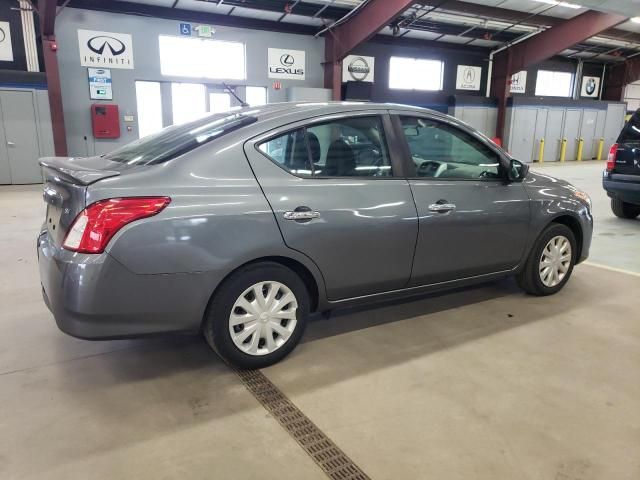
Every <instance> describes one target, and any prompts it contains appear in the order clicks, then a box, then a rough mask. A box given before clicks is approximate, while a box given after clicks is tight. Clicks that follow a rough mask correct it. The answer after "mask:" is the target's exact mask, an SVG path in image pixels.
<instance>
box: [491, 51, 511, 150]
mask: <svg viewBox="0 0 640 480" xmlns="http://www.w3.org/2000/svg"><path fill="white" fill-rule="evenodd" d="M511 59H512V55H511V52H510V51H509V50H507V51H506V54H505V55H503V56H501V57H499V58H494V59H493V72H492V77H491V96H492V97H494V98H496V99H497V100H498V115H497V119H496V137H498V138H500V140H501V141H502V144H503V145H504V124H505V119H506V115H507V97H508V96H509V90H510V89H511V73H509V72H510V71H511V63H512V60H511Z"/></svg>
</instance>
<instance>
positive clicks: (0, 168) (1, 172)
mask: <svg viewBox="0 0 640 480" xmlns="http://www.w3.org/2000/svg"><path fill="white" fill-rule="evenodd" d="M1 120H2V104H1V103H0V185H7V184H10V183H11V169H10V168H9V153H8V152H7V139H6V137H5V135H4V125H3V122H2V121H1Z"/></svg>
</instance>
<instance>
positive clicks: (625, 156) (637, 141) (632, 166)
mask: <svg viewBox="0 0 640 480" xmlns="http://www.w3.org/2000/svg"><path fill="white" fill-rule="evenodd" d="M617 143H618V152H617V155H616V163H615V167H614V169H613V172H615V173H622V174H626V175H640V110H638V111H636V113H634V114H633V115H632V116H631V118H630V119H629V121H628V122H627V123H626V125H625V126H624V128H623V129H622V131H621V132H620V136H619V137H618V142H617Z"/></svg>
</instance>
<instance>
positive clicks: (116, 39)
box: [78, 29, 134, 69]
mask: <svg viewBox="0 0 640 480" xmlns="http://www.w3.org/2000/svg"><path fill="white" fill-rule="evenodd" d="M78 46H79V48H80V64H81V65H82V66H83V67H97V68H129V69H131V68H134V67H133V41H132V37H131V35H129V34H128V33H115V32H97V31H94V30H80V29H79V30H78Z"/></svg>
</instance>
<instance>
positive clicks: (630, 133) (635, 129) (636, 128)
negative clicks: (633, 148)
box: [618, 110, 640, 143]
mask: <svg viewBox="0 0 640 480" xmlns="http://www.w3.org/2000/svg"><path fill="white" fill-rule="evenodd" d="M632 142H633V143H637V142H640V110H637V111H636V113H634V114H633V115H631V118H630V119H629V121H628V122H627V124H626V125H625V126H624V128H623V129H622V132H620V137H619V138H618V143H632Z"/></svg>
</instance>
